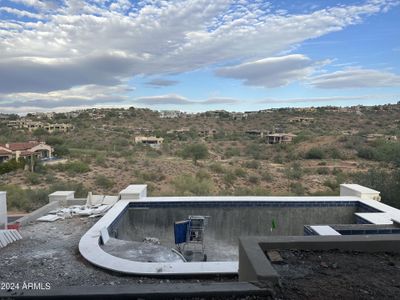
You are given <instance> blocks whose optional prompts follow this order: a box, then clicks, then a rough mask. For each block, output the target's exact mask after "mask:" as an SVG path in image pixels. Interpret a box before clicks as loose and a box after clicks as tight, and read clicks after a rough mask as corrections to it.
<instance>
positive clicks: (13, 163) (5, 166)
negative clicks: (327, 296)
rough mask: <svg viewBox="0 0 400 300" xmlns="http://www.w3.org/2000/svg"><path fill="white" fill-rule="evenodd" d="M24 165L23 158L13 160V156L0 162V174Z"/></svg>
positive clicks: (21, 167)
mask: <svg viewBox="0 0 400 300" xmlns="http://www.w3.org/2000/svg"><path fill="white" fill-rule="evenodd" d="M24 166H25V159H19V160H18V161H17V160H15V159H14V158H13V159H11V160H9V161H6V162H2V163H0V175H1V174H6V173H9V172H11V171H15V170H17V169H23V168H24Z"/></svg>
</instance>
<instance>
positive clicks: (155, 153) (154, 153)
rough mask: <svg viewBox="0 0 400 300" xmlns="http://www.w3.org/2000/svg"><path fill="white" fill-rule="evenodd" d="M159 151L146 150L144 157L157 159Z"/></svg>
mask: <svg viewBox="0 0 400 300" xmlns="http://www.w3.org/2000/svg"><path fill="white" fill-rule="evenodd" d="M161 154H162V153H161V151H160V150H155V149H152V148H150V149H148V151H146V156H147V157H149V158H157V157H160V156H161Z"/></svg>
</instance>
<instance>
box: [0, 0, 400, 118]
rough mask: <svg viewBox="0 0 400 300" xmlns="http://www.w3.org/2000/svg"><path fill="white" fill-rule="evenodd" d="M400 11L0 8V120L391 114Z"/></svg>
mask: <svg viewBox="0 0 400 300" xmlns="http://www.w3.org/2000/svg"><path fill="white" fill-rule="evenodd" d="M399 4H400V1H399V0H366V1H300V0H292V1H257V0H253V1H250V0H216V1H206V0H196V1H194V0H193V1H190V0H187V1H162V0H143V1H129V0H115V1H110V0H87V1H81V0H80V1H78V0H58V1H54V0H52V1H46V0H0V53H1V56H0V78H1V80H0V111H1V112H18V113H25V112H30V111H66V110H73V109H80V108H88V107H110V106H111V107H114V106H116V107H119V106H123V107H124V106H136V107H149V108H152V109H158V110H164V109H179V110H184V111H192V112H195V111H205V110H214V109H226V110H230V111H246V110H258V109H263V108H270V107H288V106H296V107H301V106H323V105H338V106H345V105H357V104H363V105H373V104H383V103H396V102H397V101H400V32H399V29H398V28H400V5H399Z"/></svg>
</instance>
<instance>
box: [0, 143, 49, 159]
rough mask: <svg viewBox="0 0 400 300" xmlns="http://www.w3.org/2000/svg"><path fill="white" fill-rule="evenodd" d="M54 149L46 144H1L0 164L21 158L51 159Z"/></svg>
mask: <svg viewBox="0 0 400 300" xmlns="http://www.w3.org/2000/svg"><path fill="white" fill-rule="evenodd" d="M53 151H54V150H53V148H52V147H51V146H49V145H47V144H46V143H44V142H36V141H29V142H25V143H7V144H0V162H4V161H7V160H10V159H12V158H15V159H16V160H18V159H19V158H20V157H23V158H25V157H32V156H33V157H36V158H38V159H43V158H51V157H52V155H53Z"/></svg>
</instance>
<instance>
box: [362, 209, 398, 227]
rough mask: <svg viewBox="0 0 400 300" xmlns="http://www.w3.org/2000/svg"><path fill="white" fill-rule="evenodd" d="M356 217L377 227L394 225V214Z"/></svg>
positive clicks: (365, 214)
mask: <svg viewBox="0 0 400 300" xmlns="http://www.w3.org/2000/svg"><path fill="white" fill-rule="evenodd" d="M355 215H356V216H358V217H360V218H362V219H363V220H365V221H367V222H369V223H371V224H377V225H390V224H393V221H392V214H391V213H387V212H382V213H355Z"/></svg>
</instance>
